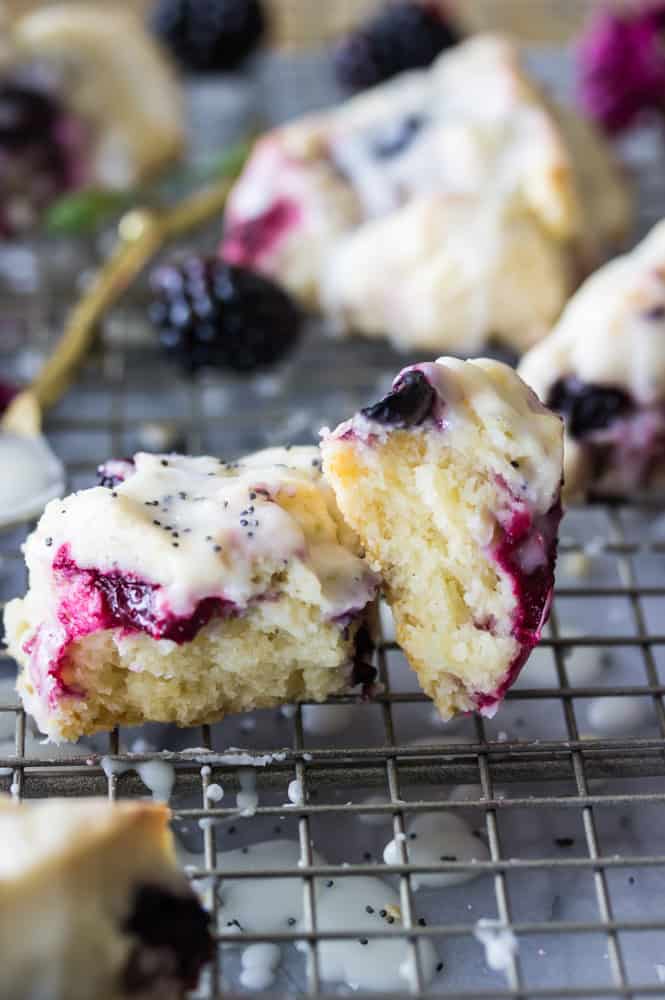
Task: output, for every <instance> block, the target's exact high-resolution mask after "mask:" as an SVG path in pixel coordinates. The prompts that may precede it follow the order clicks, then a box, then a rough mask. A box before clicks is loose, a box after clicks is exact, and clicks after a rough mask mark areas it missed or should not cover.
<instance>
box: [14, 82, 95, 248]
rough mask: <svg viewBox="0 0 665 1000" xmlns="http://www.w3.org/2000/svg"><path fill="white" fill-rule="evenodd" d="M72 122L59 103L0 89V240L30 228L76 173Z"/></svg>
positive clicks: (29, 90) (28, 89) (27, 90)
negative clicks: (1, 237)
mask: <svg viewBox="0 0 665 1000" xmlns="http://www.w3.org/2000/svg"><path fill="white" fill-rule="evenodd" d="M71 131H72V130H71V122H70V121H69V119H68V117H67V114H66V112H65V111H64V109H63V108H62V107H61V106H60V105H59V103H58V101H57V100H55V99H54V98H52V97H51V96H50V95H49V94H47V93H44V92H42V91H41V90H39V89H37V88H35V87H32V86H28V85H25V84H23V83H21V82H16V81H6V82H3V83H2V84H0V236H11V235H13V234H14V233H15V232H17V231H20V230H22V229H27V228H29V227H30V226H32V225H33V224H34V223H35V222H36V221H37V220H38V219H39V216H40V215H41V213H42V211H43V210H44V208H46V206H47V205H48V204H49V203H50V202H51V201H52V200H53V198H55V197H56V196H57V195H58V194H61V193H62V192H63V191H66V190H67V189H68V188H69V187H71V186H72V180H73V176H74V174H75V171H76V164H75V163H74V162H73V158H74V157H75V155H76V153H75V148H74V147H75V142H73V141H72V140H73V138H74V137H73V136H72V135H71V134H70V133H71Z"/></svg>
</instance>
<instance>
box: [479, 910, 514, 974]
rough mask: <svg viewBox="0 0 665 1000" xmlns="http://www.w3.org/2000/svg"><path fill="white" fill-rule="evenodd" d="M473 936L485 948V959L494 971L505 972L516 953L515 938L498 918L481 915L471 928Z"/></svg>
mask: <svg viewBox="0 0 665 1000" xmlns="http://www.w3.org/2000/svg"><path fill="white" fill-rule="evenodd" d="M473 936H474V937H475V938H476V940H477V941H480V943H481V944H482V946H483V947H484V949H485V961H486V962H487V964H488V966H489V967H490V969H494V971H495V972H507V970H508V969H509V968H510V966H511V963H512V961H513V958H514V956H515V955H516V954H517V950H518V943H517V938H516V937H515V935H514V934H513V932H512V930H511V929H510V928H509V927H506V925H505V924H504V923H502V922H501V921H500V920H491V919H490V918H489V917H481V918H480V920H478V921H477V922H476V925H475V927H474V928H473Z"/></svg>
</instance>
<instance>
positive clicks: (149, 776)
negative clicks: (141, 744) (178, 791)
mask: <svg viewBox="0 0 665 1000" xmlns="http://www.w3.org/2000/svg"><path fill="white" fill-rule="evenodd" d="M99 763H100V765H101V768H102V770H103V772H104V774H105V775H106V777H107V779H108V780H109V781H110V780H111V779H112V777H113V776H114V775H120V774H125V773H126V772H127V771H136V773H137V774H138V776H139V778H140V779H141V781H142V782H143V784H144V785H145V786H146V788H148V789H149V791H150V792H151V794H152V797H153V799H155V801H156V802H168V801H169V799H170V798H171V792H172V791H173V785H174V784H175V768H174V767H173V764H169V762H168V761H165V760H145V761H139V762H138V763H136V764H130V763H127V762H126V761H121V760H116V759H115V758H113V757H108V756H104V757H102V758H101V759H100V761H99Z"/></svg>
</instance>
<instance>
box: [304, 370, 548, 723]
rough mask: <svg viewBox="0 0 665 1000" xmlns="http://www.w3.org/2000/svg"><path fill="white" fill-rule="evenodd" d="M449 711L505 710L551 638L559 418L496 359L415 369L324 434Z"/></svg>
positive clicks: (409, 645)
mask: <svg viewBox="0 0 665 1000" xmlns="http://www.w3.org/2000/svg"><path fill="white" fill-rule="evenodd" d="M322 454H323V461H324V472H325V475H326V477H327V478H328V479H329V481H330V483H331V485H332V487H333V489H334V490H335V495H336V497H337V502H338V504H339V507H340V510H341V511H342V514H343V515H344V517H345V518H346V520H347V521H348V523H349V524H350V525H351V527H352V528H353V529H354V531H356V532H357V533H358V536H359V538H360V540H361V542H362V544H363V546H364V548H365V550H366V553H367V559H368V561H369V563H370V565H371V567H372V568H373V569H374V570H376V571H377V573H379V574H380V575H381V576H382V578H383V583H384V588H385V592H386V597H387V600H388V603H389V604H390V605H391V608H392V611H393V615H394V618H395V627H396V634H397V641H398V643H399V644H400V646H401V647H402V649H403V650H404V652H405V653H406V655H407V657H408V659H409V661H410V663H411V665H412V666H413V668H414V669H415V671H416V673H417V674H418V678H419V680H420V683H421V685H422V687H423V689H424V690H425V692H426V693H427V694H428V695H429V696H430V697H431V698H432V699H433V700H434V702H435V704H436V706H437V708H438V709H439V711H440V712H441V715H442V716H443V717H445V718H448V717H449V716H451V715H454V714H455V713H456V712H465V711H471V710H474V709H476V710H479V711H480V712H482V713H483V714H484V715H492V714H494V712H495V710H496V708H497V706H498V704H499V703H500V701H501V700H502V698H503V696H504V695H505V693H506V691H507V690H508V688H509V687H510V685H511V684H512V682H513V681H514V680H515V678H516V677H517V675H518V673H519V671H520V669H521V668H522V666H523V665H524V663H525V662H526V659H527V657H528V655H529V653H530V651H531V649H532V648H533V646H534V645H535V644H536V642H537V641H538V639H539V638H540V633H541V629H542V627H543V624H544V622H545V621H546V619H547V616H548V613H549V609H550V603H551V599H552V591H553V585H554V565H555V560H556V548H557V531H558V526H559V520H560V518H561V503H560V490H561V472H562V423H561V420H560V418H559V417H557V416H556V415H555V414H553V413H551V412H550V411H549V410H547V409H546V408H545V407H544V406H542V405H541V404H540V402H539V401H538V399H537V398H536V396H535V394H534V393H533V392H532V391H531V390H530V389H529V388H528V387H527V386H526V385H525V384H524V383H523V382H522V381H521V379H520V378H519V377H518V376H517V375H516V374H515V372H514V371H513V370H512V369H511V368H509V367H508V366H506V365H504V364H500V363H499V362H496V361H488V360H483V359H479V360H474V361H459V360H456V359H454V358H440V359H439V361H437V362H436V363H426V364H420V365H415V366H413V367H411V368H406V369H405V370H404V371H403V372H401V373H400V375H398V377H397V379H396V380H395V382H394V384H393V388H392V390H391V392H390V393H389V394H388V395H387V396H386V397H385V398H384V399H382V400H380V401H379V402H378V403H376V404H375V405H374V406H370V407H367V408H366V409H364V410H362V411H361V412H360V413H358V414H356V416H355V417H353V418H352V419H351V420H348V421H347V422H346V423H343V424H341V425H340V426H339V427H338V428H337V429H336V430H335V431H333V432H332V433H330V432H328V433H324V436H323V442H322Z"/></svg>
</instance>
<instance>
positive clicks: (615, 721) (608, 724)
mask: <svg viewBox="0 0 665 1000" xmlns="http://www.w3.org/2000/svg"><path fill="white" fill-rule="evenodd" d="M649 714H650V705H649V699H648V698H639V697H637V696H635V695H627V696H626V697H625V698H623V697H621V696H620V695H611V696H608V697H600V698H593V699H592V700H591V702H590V703H589V708H588V711H587V718H588V720H589V725H590V726H591V728H592V729H595V730H596V732H598V733H600V734H602V735H604V736H621V735H627V734H630V733H632V734H637V733H639V732H640V730H641V729H643V728H644V725H645V723H646V722H647V720H648V719H649Z"/></svg>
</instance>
